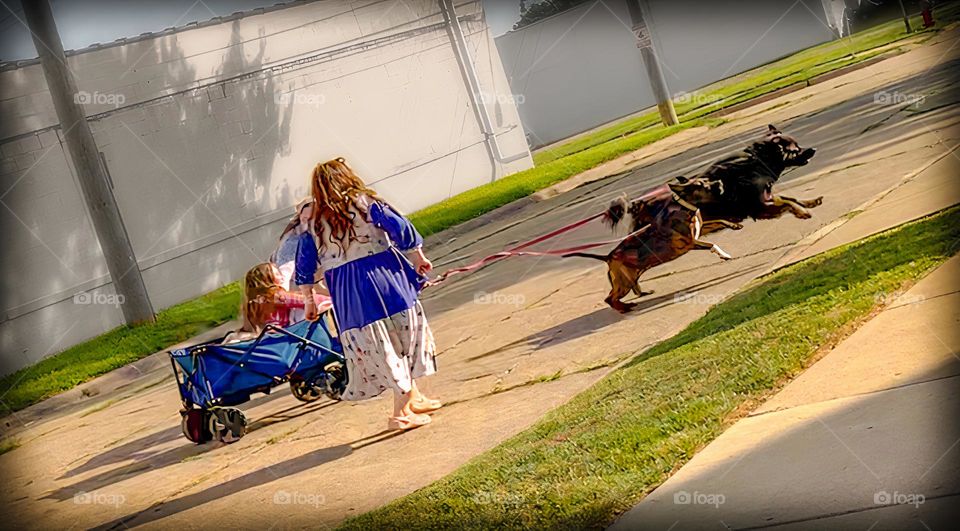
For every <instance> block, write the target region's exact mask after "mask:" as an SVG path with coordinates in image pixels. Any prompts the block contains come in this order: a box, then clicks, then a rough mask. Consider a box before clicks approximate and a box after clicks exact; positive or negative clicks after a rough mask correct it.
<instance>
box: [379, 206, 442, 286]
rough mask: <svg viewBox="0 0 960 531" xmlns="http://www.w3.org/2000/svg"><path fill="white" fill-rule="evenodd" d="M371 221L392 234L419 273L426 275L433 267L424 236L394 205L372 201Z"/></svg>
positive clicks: (395, 242)
mask: <svg viewBox="0 0 960 531" xmlns="http://www.w3.org/2000/svg"><path fill="white" fill-rule="evenodd" d="M370 222H371V223H373V224H374V225H376V226H377V227H380V228H381V229H383V231H384V232H386V233H387V236H390V241H391V242H393V244H394V245H396V246H397V248H398V249H400V250H401V251H403V254H404V255H406V257H407V258H409V259H410V261H411V262H412V263H413V266H414V267H415V268H416V269H417V273H420V274H421V275H426V274H427V273H429V272H430V270H431V269H433V264H432V263H430V260H428V259H427V257H426V256H425V255H424V254H423V249H422V246H423V236H420V233H419V232H417V228H416V227H414V226H413V223H411V222H410V220H409V219H407V218H405V217H403V216H402V215H401V214H400V213H399V212H397V211H396V210H394V209H393V207H391V206H390V205H388V204H386V203H382V202H380V201H374V202H372V203H371V205H370Z"/></svg>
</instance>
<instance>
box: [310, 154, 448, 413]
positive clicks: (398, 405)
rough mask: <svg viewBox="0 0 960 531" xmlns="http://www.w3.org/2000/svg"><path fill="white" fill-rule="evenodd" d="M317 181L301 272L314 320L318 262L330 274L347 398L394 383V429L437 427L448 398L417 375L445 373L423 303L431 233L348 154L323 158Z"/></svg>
mask: <svg viewBox="0 0 960 531" xmlns="http://www.w3.org/2000/svg"><path fill="white" fill-rule="evenodd" d="M310 187H311V191H312V195H313V220H312V224H311V227H310V228H311V234H305V235H302V236H301V241H300V245H299V251H298V253H297V261H296V275H295V278H296V283H297V284H298V285H300V287H301V290H302V293H303V294H304V296H305V300H306V304H307V307H306V314H307V318H308V319H314V318H316V316H317V309H316V308H315V307H313V306H312V304H311V301H312V297H310V295H312V294H313V289H314V288H313V279H314V275H315V273H316V271H317V268H318V267H319V268H321V269H322V271H323V276H324V280H326V285H327V289H328V290H329V292H330V297H331V298H332V299H333V311H334V315H335V316H336V319H337V326H338V327H339V329H340V341H341V343H342V345H343V351H344V357H345V358H346V360H347V388H346V390H345V391H344V393H343V398H344V399H345V400H365V399H368V398H373V397H375V396H378V395H380V394H381V393H382V392H383V391H385V390H387V389H391V390H392V391H393V394H394V406H393V415H392V416H391V418H390V419H389V421H388V427H389V428H391V429H410V428H415V427H418V426H423V425H425V424H428V423H429V422H430V417H429V416H427V415H425V413H429V412H431V411H434V410H436V409H438V408H440V407H441V404H440V402H438V401H436V400H432V399H429V398H427V397H425V396H424V395H423V394H422V393H421V392H420V390H419V389H418V388H417V383H416V380H415V379H416V378H420V377H423V376H427V375H429V374H432V373H434V372H436V361H435V359H434V356H435V351H436V346H435V344H434V341H433V334H432V333H431V331H430V326H429V325H428V324H427V319H426V317H425V316H424V313H423V307H422V306H421V305H420V301H419V293H420V290H421V288H422V287H423V283H424V281H425V280H426V276H425V275H426V273H427V272H429V271H430V269H431V268H432V264H431V263H430V261H429V260H428V259H427V258H426V256H424V254H423V250H422V249H421V245H422V243H423V238H422V237H421V236H420V234H419V233H417V231H416V229H415V228H414V227H413V224H411V223H410V222H409V221H408V220H407V219H406V218H404V217H403V216H402V215H400V214H399V213H398V212H397V211H396V209H394V208H393V207H391V206H390V205H389V204H388V203H387V202H386V201H384V200H383V199H382V198H380V196H379V195H377V193H376V192H375V191H373V190H372V189H370V188H369V187H367V186H366V185H365V184H364V183H363V181H362V180H361V179H360V178H359V177H358V176H357V175H356V173H354V172H353V170H352V169H351V168H350V167H349V166H348V165H347V163H346V161H345V160H344V159H343V158H337V159H334V160H330V161H327V162H324V163H321V164H317V166H316V167H315V168H314V170H313V173H312V174H311V177H310Z"/></svg>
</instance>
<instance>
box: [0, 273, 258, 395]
mask: <svg viewBox="0 0 960 531" xmlns="http://www.w3.org/2000/svg"><path fill="white" fill-rule="evenodd" d="M239 307H240V285H239V283H237V282H234V283H231V284H228V285H226V286H224V287H222V288H220V289H218V290H216V291H213V292H211V293H207V294H206V295H203V296H201V297H198V298H196V299H193V300H190V301H187V302H184V303H182V304H178V305H176V306H172V307H170V308H167V309H166V310H163V311H161V312H160V313H158V314H157V322H155V323H145V324H141V325H136V326H120V327H117V328H114V329H113V330H111V331H109V332H107V333H105V334H103V335H100V336H97V337H95V338H93V339H91V340H89V341H86V342H83V343H80V344H78V345H75V346H73V347H70V348H68V349H67V350H64V351H63V352H61V353H59V354H57V355H55V356H50V357H49V358H45V359H43V360H41V361H39V362H37V363H36V364H35V365H31V366H29V367H26V368H23V369H21V370H19V371H17V372H15V373H13V374H8V375H7V376H4V377H3V378H0V393H2V394H0V404H2V405H3V406H4V407H5V408H6V409H8V410H10V411H18V410H20V409H23V408H25V407H27V406H29V405H30V404H34V403H36V402H39V401H41V400H43V399H44V398H48V397H51V396H53V395H55V394H57V393H60V392H62V391H66V390H68V389H72V388H74V387H76V386H77V385H79V384H82V383H83V382H86V381H88V380H91V379H93V378H95V377H97V376H100V375H101V374H105V373H107V372H110V371H112V370H114V369H118V368H120V367H123V366H124V365H126V364H128V363H132V362H134V361H137V360H139V359H141V358H143V357H145V356H148V355H150V354H152V353H154V352H157V351H159V350H162V349H164V348H167V347H169V346H170V345H174V344H176V343H179V342H181V341H185V340H187V339H189V338H191V337H193V336H195V335H197V334H199V333H201V332H204V331H206V330H209V329H211V328H213V327H215V326H218V325H221V324H223V323H225V322H227V321H229V320H231V319H234V318H235V317H236V316H237V310H238V308H239Z"/></svg>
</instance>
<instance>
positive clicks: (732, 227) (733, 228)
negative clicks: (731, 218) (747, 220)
mask: <svg viewBox="0 0 960 531" xmlns="http://www.w3.org/2000/svg"><path fill="white" fill-rule="evenodd" d="M742 228H743V224H742V223H734V224H733V225H731V226H730V230H740V229H742Z"/></svg>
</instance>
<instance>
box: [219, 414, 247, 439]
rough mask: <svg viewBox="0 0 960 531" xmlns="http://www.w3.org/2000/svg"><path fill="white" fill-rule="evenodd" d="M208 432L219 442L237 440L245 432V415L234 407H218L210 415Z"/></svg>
mask: <svg viewBox="0 0 960 531" xmlns="http://www.w3.org/2000/svg"><path fill="white" fill-rule="evenodd" d="M210 432H211V433H213V434H215V435H216V437H217V439H218V440H219V441H220V442H224V443H227V444H230V443H234V442H237V441H238V440H240V437H243V435H244V434H245V433H247V417H245V416H244V414H243V412H242V411H240V410H239V409H237V408H235V407H218V408H216V409H214V410H213V415H211V416H210Z"/></svg>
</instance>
